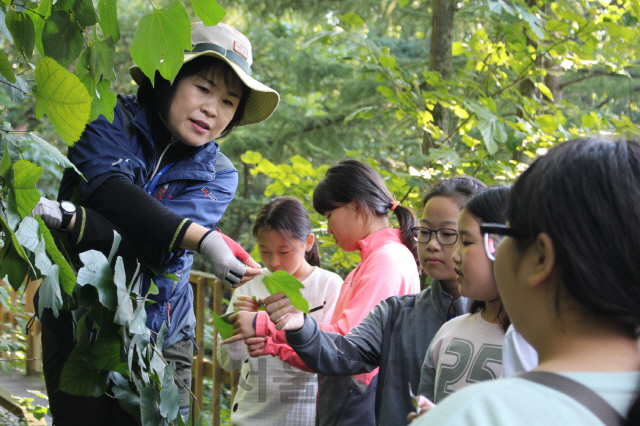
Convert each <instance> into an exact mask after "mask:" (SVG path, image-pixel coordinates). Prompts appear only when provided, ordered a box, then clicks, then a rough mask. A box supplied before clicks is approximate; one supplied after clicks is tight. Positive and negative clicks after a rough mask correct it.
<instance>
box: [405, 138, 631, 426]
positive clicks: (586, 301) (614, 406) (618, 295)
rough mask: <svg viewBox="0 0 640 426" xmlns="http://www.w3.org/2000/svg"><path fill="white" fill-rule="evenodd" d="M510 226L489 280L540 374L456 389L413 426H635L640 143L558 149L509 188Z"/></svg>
mask: <svg viewBox="0 0 640 426" xmlns="http://www.w3.org/2000/svg"><path fill="white" fill-rule="evenodd" d="M506 218H507V223H508V224H509V227H508V228H507V230H506V231H505V232H503V233H504V234H505V235H509V236H507V237H505V238H504V239H503V240H502V241H501V242H500V244H499V245H498V247H497V252H496V254H495V259H496V260H495V262H494V272H495V277H496V281H497V284H498V288H499V291H500V294H501V296H502V300H503V302H504V306H505V309H506V310H507V312H508V313H509V316H510V317H511V319H512V321H513V323H514V325H515V327H516V329H517V330H518V331H519V332H520V333H521V334H522V336H523V337H524V338H525V339H526V340H527V341H528V342H529V343H531V345H532V346H533V347H534V348H535V349H536V350H537V352H538V355H539V365H538V367H537V368H536V369H535V370H534V372H533V373H534V374H533V375H532V373H527V374H526V375H523V376H519V377H515V378H511V379H505V380H496V381H493V382H490V383H483V384H480V385H476V386H471V387H469V388H467V389H463V390H461V391H460V392H457V393H456V394H455V395H452V396H450V397H448V398H447V399H446V400H445V401H443V403H442V404H439V406H438V407H437V408H435V409H433V410H431V411H430V412H429V413H428V414H427V415H425V416H424V417H421V418H420V420H419V422H418V423H417V424H418V425H420V424H425V425H426V424H437V425H494V426H501V425H514V424H518V425H523V424H526V425H532V426H535V425H545V426H547V425H552V426H553V425H563V426H564V425H587V426H588V425H594V426H595V425H599V426H600V425H602V424H611V425H614V424H617V425H623V424H626V425H637V424H640V399H639V398H638V383H639V382H640V350H639V347H638V330H639V326H640V262H638V258H639V257H640V240H639V239H638V238H637V235H638V234H640V143H638V142H634V141H624V140H622V141H611V140H606V139H603V138H590V139H579V140H574V141H570V142H566V143H564V144H562V145H560V146H558V147H556V148H554V149H553V150H551V151H549V153H548V154H547V155H545V156H544V157H541V158H539V159H538V160H536V161H535V162H534V163H533V164H532V165H531V166H530V167H529V169H528V170H527V171H525V172H524V173H523V174H522V175H521V177H520V178H519V179H518V181H517V182H516V183H515V185H514V186H513V188H512V190H511V193H510V195H509V201H508V206H507V213H506ZM572 389H579V392H576V391H574V390H572ZM584 395H588V397H589V398H590V401H587V400H584V399H582V398H583V396H584ZM625 418H626V419H625Z"/></svg>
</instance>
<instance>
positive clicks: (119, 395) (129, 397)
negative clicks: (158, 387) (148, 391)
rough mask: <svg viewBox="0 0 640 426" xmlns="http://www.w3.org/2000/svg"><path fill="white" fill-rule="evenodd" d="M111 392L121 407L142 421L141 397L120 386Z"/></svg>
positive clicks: (113, 388)
mask: <svg viewBox="0 0 640 426" xmlns="http://www.w3.org/2000/svg"><path fill="white" fill-rule="evenodd" d="M112 374H113V373H112ZM111 391H112V392H113V396H114V397H115V398H116V399H117V400H118V403H119V404H120V406H121V407H122V408H124V409H125V410H126V411H127V412H128V413H130V414H132V415H133V416H135V417H136V418H137V419H138V421H140V396H139V395H138V394H136V393H135V392H132V391H131V390H130V389H124V388H121V387H119V386H114V387H112V388H111Z"/></svg>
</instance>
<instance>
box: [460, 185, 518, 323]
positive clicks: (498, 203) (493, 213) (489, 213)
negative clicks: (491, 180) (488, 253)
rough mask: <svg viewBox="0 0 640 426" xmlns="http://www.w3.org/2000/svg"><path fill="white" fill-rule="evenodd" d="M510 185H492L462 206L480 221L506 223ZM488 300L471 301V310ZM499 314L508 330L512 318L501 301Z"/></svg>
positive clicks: (482, 306) (484, 305)
mask: <svg viewBox="0 0 640 426" xmlns="http://www.w3.org/2000/svg"><path fill="white" fill-rule="evenodd" d="M509 189H510V187H509V186H506V185H500V186H490V187H489V188H486V189H484V190H482V191H480V192H478V193H477V194H476V195H474V196H472V197H471V198H469V199H467V201H465V202H464V204H462V208H463V209H465V210H466V211H468V212H469V213H470V214H471V215H472V216H473V217H474V218H476V220H477V221H478V222H480V223H483V222H489V223H505V213H506V206H507V196H508V195H509ZM486 305H487V304H486V302H485V301H483V300H474V301H473V303H471V307H470V308H469V312H470V313H472V314H474V313H476V312H478V311H481V310H484V309H485V308H486ZM498 316H501V317H502V319H501V320H500V326H501V327H502V330H503V331H507V328H509V325H511V319H510V318H509V315H507V313H506V312H505V310H504V306H503V305H502V303H500V310H499V311H498Z"/></svg>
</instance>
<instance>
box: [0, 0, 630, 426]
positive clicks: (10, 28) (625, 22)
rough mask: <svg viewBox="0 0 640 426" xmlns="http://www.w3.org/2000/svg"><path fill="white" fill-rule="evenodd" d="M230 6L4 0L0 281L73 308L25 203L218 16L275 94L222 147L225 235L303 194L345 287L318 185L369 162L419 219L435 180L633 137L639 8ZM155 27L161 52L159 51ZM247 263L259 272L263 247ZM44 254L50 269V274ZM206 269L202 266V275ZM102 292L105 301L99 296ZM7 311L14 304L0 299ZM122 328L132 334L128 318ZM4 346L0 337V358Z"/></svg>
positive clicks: (524, 1) (511, 167) (321, 1)
mask: <svg viewBox="0 0 640 426" xmlns="http://www.w3.org/2000/svg"><path fill="white" fill-rule="evenodd" d="M220 6H222V8H224V10H222V9H220V8H219V7H218V5H217V4H215V2H212V1H207V0H193V1H192V2H189V1H184V2H183V3H179V2H178V1H177V0H174V1H172V2H170V1H168V0H150V1H146V0H129V1H127V2H123V1H122V0H121V1H120V2H118V1H117V0H98V1H97V2H95V3H92V1H91V0H56V2H55V3H53V2H52V1H51V0H42V1H28V0H1V3H0V34H1V35H0V74H1V75H2V77H0V86H2V88H3V89H4V90H0V106H1V108H2V111H1V115H0V136H1V137H2V141H1V142H0V150H1V151H0V153H5V152H9V153H10V157H11V160H10V161H9V159H8V158H7V156H6V155H3V157H2V160H3V161H0V190H1V194H0V198H1V202H2V214H1V215H0V218H1V219H2V221H1V222H2V223H1V224H2V230H1V231H0V234H2V235H1V239H0V240H1V241H0V244H2V249H0V262H3V263H4V264H3V263H0V275H2V276H4V275H5V273H7V270H8V269H9V268H11V265H14V264H17V263H15V262H17V261H20V262H21V263H20V264H21V265H23V266H24V265H26V266H24V271H27V272H29V273H30V274H31V275H32V276H34V277H45V284H47V288H48V289H50V290H51V292H52V293H51V294H49V297H48V298H47V299H46V300H47V303H48V304H49V305H48V306H55V307H56V308H62V307H63V302H64V304H65V305H64V306H66V304H68V303H70V302H69V301H70V300H71V299H73V297H72V296H73V295H72V293H73V292H74V291H75V290H74V285H75V281H74V282H71V283H70V284H68V285H66V286H65V279H68V276H67V278H65V276H64V271H65V268H66V266H65V267H63V266H62V263H59V262H58V260H59V259H60V258H59V257H57V255H56V254H55V252H54V251H53V249H51V251H50V248H51V245H52V244H53V242H52V241H48V240H47V238H46V236H43V234H45V233H46V232H45V231H44V230H43V229H42V226H40V230H38V225H37V224H35V225H29V224H27V225H25V226H24V230H23V232H21V233H19V232H18V231H19V228H20V227H22V223H26V220H25V219H24V218H25V216H26V215H27V214H28V212H29V211H30V210H31V209H30V208H29V206H32V205H33V204H34V203H35V202H36V201H37V197H38V196H39V194H38V192H36V193H34V192H33V191H34V190H37V191H39V193H41V194H42V195H44V196H47V197H50V198H56V195H57V188H58V184H59V180H60V178H61V175H62V170H63V166H64V165H65V161H64V159H63V156H62V155H61V154H60V153H62V154H64V153H65V152H66V149H67V148H66V147H67V146H68V145H71V144H73V142H75V140H77V138H78V137H79V135H80V133H81V131H82V129H83V128H84V124H85V123H86V122H87V121H88V120H90V119H93V118H95V117H97V115H98V114H100V113H102V114H105V115H106V116H108V115H109V112H110V111H112V110H113V106H114V104H115V94H119V93H122V94H132V93H135V90H136V86H135V85H134V83H133V81H132V80H131V77H130V76H129V72H128V70H129V67H130V66H131V65H132V64H133V60H136V61H137V62H138V63H139V64H140V65H141V67H142V68H143V70H145V71H148V70H151V71H153V70H154V69H155V68H158V67H159V68H160V69H161V71H162V72H163V75H165V76H168V77H167V78H172V76H173V75H175V71H176V69H175V64H176V63H177V62H176V60H175V58H176V57H177V58H179V57H180V56H181V52H182V49H183V48H188V44H189V43H188V40H185V32H184V31H183V30H184V27H185V25H186V24H188V22H194V21H196V20H200V19H202V20H205V22H207V21H208V22H209V23H212V22H214V21H216V22H217V20H219V19H222V20H223V22H225V23H228V24H230V25H232V26H235V27H236V28H238V29H239V30H241V31H242V32H243V33H245V34H246V35H247V36H248V37H249V39H250V40H251V41H252V43H253V55H254V65H253V67H252V68H253V71H254V76H255V77H256V78H257V79H258V80H259V81H262V82H264V83H265V84H267V85H268V86H270V87H273V88H274V89H276V90H277V91H278V92H279V93H280V96H281V103H280V106H279V108H278V109H277V110H276V112H275V114H274V115H273V116H272V117H271V118H270V119H269V120H267V121H266V122H264V123H262V124H259V125H253V126H249V127H243V128H238V129H236V130H235V131H234V132H233V133H232V134H231V135H230V136H228V137H227V138H224V139H221V140H220V141H218V142H219V143H220V144H221V147H222V151H223V152H224V153H225V154H226V155H227V156H229V157H230V158H231V160H232V161H233V163H234V164H235V165H236V167H237V168H238V171H239V175H240V184H239V187H238V191H237V194H236V198H235V200H234V201H233V203H231V205H230V207H229V209H228V210H227V212H226V213H225V215H224V218H223V220H222V221H221V222H220V224H219V226H220V228H221V229H222V230H223V231H224V232H225V233H227V234H228V235H230V236H231V237H233V238H235V239H236V240H238V241H239V242H241V244H242V245H243V246H245V247H246V248H248V249H251V248H252V247H253V245H254V238H253V237H252V236H251V225H252V221H253V219H254V217H255V214H256V212H257V211H258V209H259V207H260V206H261V205H262V204H263V203H264V202H265V201H267V200H268V199H270V198H272V197H274V196H277V195H290V196H294V197H297V198H299V199H300V200H302V201H303V202H304V203H305V205H306V206H307V207H308V209H309V211H310V212H311V213H312V218H313V221H314V227H315V229H314V230H315V231H316V233H317V235H318V236H319V240H320V243H321V253H322V255H323V265H324V266H325V267H327V268H328V269H332V270H335V271H336V272H338V273H339V274H341V275H342V276H345V275H346V272H347V271H349V270H350V269H352V268H353V266H354V265H355V264H356V263H357V262H358V258H357V254H352V253H344V252H342V251H341V250H340V249H338V248H336V247H335V245H334V244H333V242H332V240H331V238H330V236H329V235H326V234H325V233H324V229H325V227H326V223H325V221H324V218H323V217H321V216H319V215H317V214H316V213H314V212H313V209H312V206H311V197H312V192H313V188H314V187H315V185H316V183H317V182H318V181H319V180H320V179H321V178H322V177H323V175H324V172H325V171H326V169H327V168H328V167H329V166H330V165H331V164H335V163H336V162H337V161H339V160H340V159H343V158H347V157H348V158H357V159H360V160H363V161H367V162H368V163H369V164H371V165H372V166H374V167H375V168H377V169H378V170H379V171H380V172H381V173H382V174H383V176H384V178H385V180H386V183H387V185H388V187H389V189H390V190H391V191H392V192H393V193H394V194H395V195H396V197H397V198H398V199H399V200H401V201H402V203H403V204H405V205H409V206H411V207H413V208H414V210H415V211H416V213H419V204H420V198H421V195H423V194H424V193H425V191H426V189H427V188H428V187H429V186H430V185H431V184H433V182H435V181H437V180H439V179H441V178H445V177H448V176H453V175H460V174H467V175H473V176H475V177H477V178H479V179H481V180H483V181H484V182H486V183H487V184H495V183H508V182H511V181H512V180H513V179H514V178H515V177H517V175H518V174H519V173H521V172H522V171H523V170H524V169H526V167H527V165H528V164H529V163H530V162H531V161H532V159H533V158H535V157H536V156H537V155H541V154H544V153H545V152H546V151H547V150H548V149H549V148H551V147H552V146H553V145H555V144H557V143H559V142H562V141H564V140H567V139H571V138H574V137H579V136H585V135H593V134H610V135H622V136H627V137H638V136H639V135H640V127H639V123H640V111H639V109H638V107H639V102H638V101H639V97H640V69H639V63H638V56H639V53H640V31H638V19H639V18H640V2H639V0H623V1H609V0H599V1H587V0H582V1H576V0H567V1H545V0H538V1H536V0H510V1H504V0H497V1H493V0H485V1H475V0H461V1H452V0H431V1H422V0H358V1H354V0H342V1H334V0H315V1H307V0H304V1H292V0H271V1H269V2H264V1H257V0H237V1H234V2H226V1H221V2H220ZM225 11H226V12H225ZM223 16H224V18H222V17H223ZM172 22H173V23H176V25H175V26H177V23H180V25H182V27H183V30H181V31H177V30H175V29H174V28H173V27H172V24H171V23H172ZM154 25H155V27H154ZM154 28H155V30H154ZM157 28H161V29H162V31H161V34H163V35H164V36H166V37H164V38H163V37H154V34H155V35H156V36H157V34H158V33H154V32H153V31H158V30H157ZM172 31H176V32H175V34H174V33H172ZM178 33H179V34H178ZM166 40H170V41H169V42H167V41H166ZM141 42H146V43H147V45H148V46H150V48H149V49H147V50H146V51H145V49H142V48H141V47H140V46H141ZM185 44H187V46H186V47H185V46H184V45H185ZM176 51H178V52H179V55H176V54H175V53H176ZM163 55H165V56H164V57H165V60H164V62H163V63H164V65H161V64H160V58H161V57H163ZM171 55H173V57H172V56H171ZM44 56H49V57H51V58H53V60H52V59H50V58H44ZM132 57H133V59H132ZM178 61H179V62H180V63H181V60H180V59H178ZM142 64H145V66H142ZM172 73H173V74H172ZM74 75H75V77H74ZM76 77H77V78H76ZM74 78H76V80H74ZM60 88H64V90H56V89H60ZM83 90H84V91H83ZM43 113H44V114H46V117H47V119H44V118H43ZM47 142H48V143H47ZM49 144H51V146H54V147H57V150H56V149H53V148H52V147H51V146H50V145H49ZM58 150H59V152H58ZM25 160H28V161H25ZM40 173H42V176H41V177H40ZM16 209H17V211H16ZM34 226H35V228H34ZM27 228H29V229H27ZM16 234H17V236H16ZM47 235H48V234H47ZM40 239H44V240H47V241H43V242H42V247H45V248H46V250H45V248H42V247H41V248H40V254H38V253H37V252H38V248H37V247H36V246H37V245H38V244H39V243H38V241H40ZM27 240H31V242H27V243H26V244H25V243H24V242H25V241H27ZM21 247H23V248H21ZM29 247H30V248H29ZM45 252H46V255H45V254H43V253H45ZM52 253H53V254H52ZM23 254H24V256H23ZM253 254H254V257H255V258H258V255H257V254H258V253H257V252H256V250H255V248H254V250H253ZM45 257H48V258H49V259H50V262H49V263H47V262H44V264H43V263H42V262H43V259H44V258H45ZM38 259H40V262H39V261H38ZM23 261H24V262H23ZM29 262H31V263H34V264H35V265H36V268H34V267H33V265H31V264H30V263H29ZM38 263H39V265H38ZM43 265H44V266H43ZM58 266H59V268H58V269H56V267H58ZM43 268H44V269H43ZM196 268H197V269H201V270H205V271H206V270H207V269H208V265H206V263H205V262H202V261H200V262H199V263H197V264H196ZM13 269H15V268H13ZM21 270H22V269H21ZM45 270H46V272H45ZM76 272H77V271H76ZM25 274H26V272H25ZM112 275H113V273H112ZM22 276H24V275H22ZM54 276H55V277H56V278H55V279H53V278H50V277H54ZM9 278H11V277H9ZM116 278H117V277H116ZM47 279H48V281H46V280H47ZM111 280H112V281H113V276H112V277H111ZM9 281H11V279H10V280H9ZM11 284H12V285H13V286H14V287H15V288H20V283H17V285H16V284H15V283H13V282H12V283H11ZM90 284H91V283H90ZM116 285H117V283H116ZM56 286H57V287H62V291H61V289H60V288H57V290H56V291H57V293H56V291H54V290H53V289H54V287H56ZM96 288H98V290H97V292H98V295H99V299H100V302H101V303H102V302H104V301H105V300H106V296H104V294H106V293H103V289H101V288H100V285H96ZM124 288H125V290H126V286H125V287H124ZM76 290H77V288H76ZM65 293H66V295H65ZM123 294H125V295H127V293H126V291H124V290H123ZM67 296H68V299H67V298H66V297H67ZM103 296H104V297H103ZM138 296H140V295H138ZM74 297H75V296H74ZM96 297H97V296H96ZM114 297H115V296H114ZM117 298H118V301H117V303H115V304H113V303H111V304H112V306H108V307H109V308H110V309H112V310H114V309H116V307H117V309H118V310H119V309H120V306H121V303H124V301H126V302H128V304H131V303H134V305H133V307H132V309H134V310H136V308H137V307H139V306H140V303H139V302H140V301H139V300H138V302H136V301H135V298H133V299H132V300H133V301H132V300H129V299H128V298H127V297H124V299H122V298H121V295H120V293H118V296H117ZM103 299H105V300H103ZM111 302H113V301H111ZM0 303H3V304H7V302H6V296H5V295H4V293H2V292H0ZM91 303H93V301H92V302H91ZM96 303H97V302H96ZM108 304H109V303H107V305H108ZM103 305H104V306H107V305H105V304H104V303H103ZM141 306H144V301H143V303H142V305H141ZM118 312H120V311H118ZM136 312H137V310H136ZM120 314H121V315H124V316H123V317H122V318H120V320H121V321H123V322H126V323H127V324H128V325H127V327H129V326H130V325H132V324H131V321H135V318H132V317H131V315H132V314H131V313H128V314H126V315H125V314H124V313H122V312H120ZM127 315H128V316H127ZM125 317H126V318H125ZM125 320H126V321H125ZM138 321H139V318H138ZM134 328H135V327H134ZM134 335H135V333H134ZM8 341H9V340H7V339H5V338H2V337H0V344H8V343H7V342H8ZM130 343H131V342H129V344H130ZM134 346H135V344H134ZM148 357H150V358H149V359H150V360H151V359H152V358H153V355H152V354H151V355H149V354H148ZM130 363H131V361H129V364H130ZM129 367H131V365H129ZM158 377H160V376H158ZM158 377H156V379H158ZM161 381H162V380H160V382H161ZM141 384H144V383H141ZM161 388H162V386H161V383H160V384H158V388H157V389H156V390H157V391H158V392H159V389H161ZM156 414H157V413H156ZM164 414H166V413H164ZM149 415H150V414H148V415H147V417H148V416H149ZM165 417H166V416H165ZM148 418H149V417H148Z"/></svg>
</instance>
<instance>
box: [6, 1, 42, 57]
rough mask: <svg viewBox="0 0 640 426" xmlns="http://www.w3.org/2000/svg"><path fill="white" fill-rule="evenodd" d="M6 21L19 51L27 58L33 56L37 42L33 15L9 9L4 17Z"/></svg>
mask: <svg viewBox="0 0 640 426" xmlns="http://www.w3.org/2000/svg"><path fill="white" fill-rule="evenodd" d="M4 22H5V24H6V25H7V28H8V29H9V31H10V32H11V35H12V36H13V41H14V42H15V45H16V49H17V50H18V52H20V53H21V54H22V55H24V56H25V57H26V58H31V55H33V46H34V45H35V42H36V30H35V28H34V26H33V21H32V20H31V17H30V16H29V15H27V14H26V13H22V12H16V11H15V10H13V9H9V10H8V11H7V15H6V16H5V18H4Z"/></svg>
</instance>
